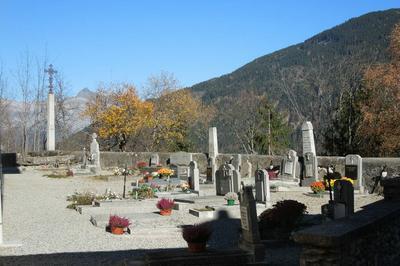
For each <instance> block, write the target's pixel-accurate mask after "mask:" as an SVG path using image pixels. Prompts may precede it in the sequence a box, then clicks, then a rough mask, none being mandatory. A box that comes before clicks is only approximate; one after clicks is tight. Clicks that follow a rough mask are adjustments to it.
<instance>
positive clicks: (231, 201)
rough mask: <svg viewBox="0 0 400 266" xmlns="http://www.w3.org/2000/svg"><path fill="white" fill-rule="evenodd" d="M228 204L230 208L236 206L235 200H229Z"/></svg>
mask: <svg viewBox="0 0 400 266" xmlns="http://www.w3.org/2000/svg"><path fill="white" fill-rule="evenodd" d="M227 202H228V206H233V205H235V200H234V199H228V200H227Z"/></svg>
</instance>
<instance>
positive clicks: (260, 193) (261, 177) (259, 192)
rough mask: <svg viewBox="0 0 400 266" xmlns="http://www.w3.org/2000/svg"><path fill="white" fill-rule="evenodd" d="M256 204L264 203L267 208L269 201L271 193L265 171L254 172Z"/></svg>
mask: <svg viewBox="0 0 400 266" xmlns="http://www.w3.org/2000/svg"><path fill="white" fill-rule="evenodd" d="M254 176H255V187H256V202H262V203H265V205H266V206H267V207H268V206H269V205H270V201H271V192H270V187H269V175H268V172H267V170H264V169H259V170H256V172H255V174H254Z"/></svg>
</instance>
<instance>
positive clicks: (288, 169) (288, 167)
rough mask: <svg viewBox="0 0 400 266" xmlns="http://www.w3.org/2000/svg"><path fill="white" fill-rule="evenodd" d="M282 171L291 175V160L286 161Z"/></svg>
mask: <svg viewBox="0 0 400 266" xmlns="http://www.w3.org/2000/svg"><path fill="white" fill-rule="evenodd" d="M284 173H285V174H287V175H292V174H293V162H291V161H286V163H285V170H284Z"/></svg>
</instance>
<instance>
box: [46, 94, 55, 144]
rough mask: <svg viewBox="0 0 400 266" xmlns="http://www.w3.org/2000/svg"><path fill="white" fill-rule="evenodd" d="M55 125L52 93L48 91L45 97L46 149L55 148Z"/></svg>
mask: <svg viewBox="0 0 400 266" xmlns="http://www.w3.org/2000/svg"><path fill="white" fill-rule="evenodd" d="M55 132H56V127H55V111H54V93H53V92H49V95H48V98H47V142H46V148H47V150H48V151H54V150H55V149H56V135H55V134H56V133H55Z"/></svg>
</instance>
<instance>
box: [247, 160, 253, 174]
mask: <svg viewBox="0 0 400 266" xmlns="http://www.w3.org/2000/svg"><path fill="white" fill-rule="evenodd" d="M246 164H247V174H246V177H252V175H253V165H252V164H251V162H250V161H249V160H246Z"/></svg>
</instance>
